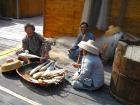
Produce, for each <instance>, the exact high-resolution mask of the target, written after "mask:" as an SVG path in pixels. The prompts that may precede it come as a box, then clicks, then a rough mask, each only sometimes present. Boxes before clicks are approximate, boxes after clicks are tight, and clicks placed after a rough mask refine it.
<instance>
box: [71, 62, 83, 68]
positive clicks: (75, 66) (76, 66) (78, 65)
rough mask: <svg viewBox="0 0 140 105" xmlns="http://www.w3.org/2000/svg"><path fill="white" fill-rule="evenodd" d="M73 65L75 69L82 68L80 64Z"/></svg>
mask: <svg viewBox="0 0 140 105" xmlns="http://www.w3.org/2000/svg"><path fill="white" fill-rule="evenodd" d="M72 65H73V67H74V68H78V67H81V64H78V63H73V64H72Z"/></svg>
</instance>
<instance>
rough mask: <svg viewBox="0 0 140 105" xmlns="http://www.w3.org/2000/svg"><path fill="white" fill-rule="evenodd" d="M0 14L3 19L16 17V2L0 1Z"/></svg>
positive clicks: (11, 0) (14, 0) (9, 0)
mask: <svg viewBox="0 0 140 105" xmlns="http://www.w3.org/2000/svg"><path fill="white" fill-rule="evenodd" d="M0 6H1V7H0V14H1V15H2V16H3V17H14V18H15V16H16V0H0Z"/></svg>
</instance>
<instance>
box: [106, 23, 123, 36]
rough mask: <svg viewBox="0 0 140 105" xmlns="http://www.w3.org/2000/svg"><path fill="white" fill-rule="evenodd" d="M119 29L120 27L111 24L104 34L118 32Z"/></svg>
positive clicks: (109, 34) (108, 34)
mask: <svg viewBox="0 0 140 105" xmlns="http://www.w3.org/2000/svg"><path fill="white" fill-rule="evenodd" d="M120 31H121V28H120V27H115V26H113V25H111V26H109V27H108V30H107V31H106V32H105V35H106V36H111V35H114V34H116V33H118V32H120Z"/></svg>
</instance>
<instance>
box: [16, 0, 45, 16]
mask: <svg viewBox="0 0 140 105" xmlns="http://www.w3.org/2000/svg"><path fill="white" fill-rule="evenodd" d="M43 3H44V0H19V17H20V18H23V17H31V16H38V15H42V14H43Z"/></svg>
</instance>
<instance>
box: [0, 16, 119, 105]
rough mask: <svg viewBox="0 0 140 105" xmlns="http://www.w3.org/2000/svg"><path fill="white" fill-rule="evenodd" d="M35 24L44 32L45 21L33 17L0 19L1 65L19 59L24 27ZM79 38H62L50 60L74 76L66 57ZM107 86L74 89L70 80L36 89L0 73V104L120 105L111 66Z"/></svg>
mask: <svg viewBox="0 0 140 105" xmlns="http://www.w3.org/2000/svg"><path fill="white" fill-rule="evenodd" d="M28 22H29V23H33V24H34V25H35V27H36V32H39V33H41V34H42V33H43V18H42V17H41V16H40V17H33V18H24V19H13V20H1V19H0V65H1V64H3V63H4V62H5V61H6V59H7V58H9V57H11V58H14V59H17V57H16V55H15V50H17V49H19V48H21V39H22V38H23V37H24V36H25V32H24V24H25V23H28ZM75 39H76V38H71V37H61V38H58V39H56V45H55V46H52V50H51V51H50V57H51V58H52V59H57V61H58V64H59V65H60V66H62V67H63V68H65V69H66V70H68V73H69V75H72V74H73V73H74V72H75V70H76V69H74V68H73V67H72V66H71V64H72V62H73V61H72V60H70V59H69V58H68V56H67V54H68V51H67V50H68V49H69V48H70V47H71V46H72V45H73V43H74V42H75ZM104 69H105V71H104V72H105V84H104V86H103V87H102V88H101V89H99V90H97V91H84V90H75V89H73V88H72V87H71V85H69V83H68V82H67V81H64V82H63V83H61V84H59V85H57V86H47V87H46V86H43V87H42V86H37V85H34V84H30V83H28V82H26V81H25V80H23V79H22V78H20V76H18V74H17V73H16V72H15V71H13V72H11V73H1V74H0V105H17V104H19V105H28V104H33V105H40V104H42V105H56V104H57V105H120V103H118V102H117V101H115V100H114V99H113V98H112V97H111V96H110V94H109V84H110V79H111V66H109V65H106V66H104Z"/></svg>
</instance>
